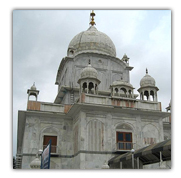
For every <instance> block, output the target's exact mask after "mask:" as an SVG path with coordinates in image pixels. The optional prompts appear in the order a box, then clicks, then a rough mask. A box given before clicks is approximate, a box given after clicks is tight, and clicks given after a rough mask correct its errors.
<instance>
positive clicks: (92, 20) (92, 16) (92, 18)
mask: <svg viewBox="0 0 181 178" xmlns="http://www.w3.org/2000/svg"><path fill="white" fill-rule="evenodd" d="M95 15H96V14H95V13H94V11H93V10H92V12H91V13H90V16H91V21H90V23H89V24H91V25H92V26H94V25H96V23H95V22H94V16H95Z"/></svg>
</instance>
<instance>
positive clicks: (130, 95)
mask: <svg viewBox="0 0 181 178" xmlns="http://www.w3.org/2000/svg"><path fill="white" fill-rule="evenodd" d="M128 93H129V97H130V98H132V91H131V90H129V91H128Z"/></svg>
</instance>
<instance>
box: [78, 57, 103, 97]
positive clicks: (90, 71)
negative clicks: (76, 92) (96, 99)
mask: <svg viewBox="0 0 181 178" xmlns="http://www.w3.org/2000/svg"><path fill="white" fill-rule="evenodd" d="M77 83H78V84H79V85H80V93H89V94H98V85H99V84H100V83H101V81H100V80H99V79H98V72H97V70H96V69H95V68H93V67H92V66H91V64H90V60H89V64H88V66H87V67H85V68H84V69H83V70H82V72H81V74H80V78H79V80H78V82H77Z"/></svg>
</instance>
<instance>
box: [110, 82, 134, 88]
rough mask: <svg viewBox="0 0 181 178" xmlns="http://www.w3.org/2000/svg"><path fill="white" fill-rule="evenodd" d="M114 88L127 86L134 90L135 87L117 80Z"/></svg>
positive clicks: (113, 84)
mask: <svg viewBox="0 0 181 178" xmlns="http://www.w3.org/2000/svg"><path fill="white" fill-rule="evenodd" d="M112 86H127V87H131V88H133V85H131V84H130V83H128V82H126V81H123V80H116V81H114V82H113V83H112Z"/></svg>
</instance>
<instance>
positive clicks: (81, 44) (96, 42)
mask: <svg viewBox="0 0 181 178" xmlns="http://www.w3.org/2000/svg"><path fill="white" fill-rule="evenodd" d="M84 52H93V53H99V54H106V55H110V56H114V57H116V48H115V45H114V43H113V42H112V40H111V39H110V38H109V37H108V36H107V35H106V34H104V33H102V32H100V31H98V30H97V29H96V27H95V26H90V27H89V28H88V30H86V31H83V32H81V33H79V34H77V35H76V36H75V37H74V38H73V39H72V40H71V42H70V44H69V46H68V51H67V53H68V54H67V55H68V56H69V55H70V53H72V54H74V55H76V54H80V53H84Z"/></svg>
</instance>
